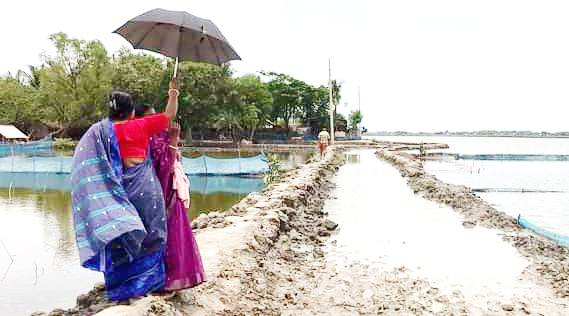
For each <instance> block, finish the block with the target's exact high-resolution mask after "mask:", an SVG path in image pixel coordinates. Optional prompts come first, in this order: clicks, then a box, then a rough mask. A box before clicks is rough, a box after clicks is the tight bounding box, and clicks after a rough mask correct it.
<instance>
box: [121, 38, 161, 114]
mask: <svg viewBox="0 0 569 316" xmlns="http://www.w3.org/2000/svg"><path fill="white" fill-rule="evenodd" d="M112 65H113V75H112V87H113V89H115V90H121V91H125V92H128V93H130V95H131V96H132V98H133V101H134V102H135V103H136V104H138V103H156V102H160V101H162V100H160V96H161V95H160V86H161V80H162V77H163V75H164V71H165V67H164V66H163V64H162V61H161V60H160V59H159V58H156V57H153V56H150V55H147V54H143V53H133V52H132V51H131V50H128V49H126V48H123V49H121V50H120V51H119V52H118V54H117V55H116V56H114V57H113V61H112Z"/></svg>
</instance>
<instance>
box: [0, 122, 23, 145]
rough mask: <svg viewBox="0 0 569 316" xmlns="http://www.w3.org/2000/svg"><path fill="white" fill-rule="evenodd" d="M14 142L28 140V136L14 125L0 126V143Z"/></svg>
mask: <svg viewBox="0 0 569 316" xmlns="http://www.w3.org/2000/svg"><path fill="white" fill-rule="evenodd" d="M14 140H28V136H26V134H24V133H22V131H20V130H19V129H18V128H17V127H16V126H14V125H0V141H14Z"/></svg>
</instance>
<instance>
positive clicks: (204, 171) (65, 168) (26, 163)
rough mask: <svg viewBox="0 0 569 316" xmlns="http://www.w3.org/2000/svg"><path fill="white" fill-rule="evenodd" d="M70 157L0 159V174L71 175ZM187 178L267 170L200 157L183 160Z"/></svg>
mask: <svg viewBox="0 0 569 316" xmlns="http://www.w3.org/2000/svg"><path fill="white" fill-rule="evenodd" d="M72 162H73V158H72V157H66V156H52V157H41V156H32V157H26V156H17V155H13V156H7V157H0V173H62V174H69V173H71V165H72ZM182 164H183V166H184V171H185V172H186V174H187V175H209V176H246V175H259V174H262V173H265V172H266V171H268V170H269V165H268V163H267V159H266V156H265V155H264V154H258V155H256V156H252V157H233V158H213V157H209V156H207V155H205V154H204V155H201V156H198V157H194V158H187V157H183V158H182Z"/></svg>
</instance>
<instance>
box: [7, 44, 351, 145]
mask: <svg viewBox="0 0 569 316" xmlns="http://www.w3.org/2000/svg"><path fill="white" fill-rule="evenodd" d="M50 40H51V42H52V44H53V45H54V48H55V53H53V54H45V55H43V56H42V59H41V64H40V65H37V66H30V67H29V69H27V70H25V71H18V72H17V73H16V74H8V75H6V76H3V77H0V124H14V125H16V126H17V127H19V128H21V129H22V130H24V131H25V132H27V133H33V132H34V130H35V129H38V127H42V128H44V129H47V130H49V133H50V134H52V135H54V136H56V137H73V138H77V137H79V136H80V135H81V134H82V132H84V131H85V130H86V129H87V128H88V127H89V126H90V125H91V124H93V123H94V122H96V121H97V120H100V119H102V118H104V117H105V116H106V115H107V101H108V95H109V93H110V92H111V91H112V90H122V91H126V92H128V93H130V94H131V95H132V96H133V99H134V102H135V103H137V104H138V103H151V104H156V105H157V106H158V107H159V108H160V107H163V106H164V105H165V101H166V99H167V97H166V96H167V89H168V81H169V79H170V76H171V74H172V71H173V63H172V62H171V61H169V60H164V59H161V58H157V57H154V56H152V55H148V54H144V53H137V52H133V51H132V50H129V49H126V48H123V49H121V50H120V51H118V52H117V53H116V54H114V55H112V56H109V54H108V52H107V50H106V48H105V47H104V46H103V44H102V43H101V42H100V41H97V40H93V41H85V40H80V39H75V38H70V37H69V36H67V35H66V34H64V33H57V34H53V35H51V36H50ZM178 73H179V75H178V82H179V87H180V98H179V103H180V107H179V114H178V121H179V122H180V123H181V125H182V128H183V130H184V131H185V135H187V136H190V137H191V135H192V132H193V134H194V135H195V134H196V133H197V134H199V135H201V136H204V134H205V133H206V132H208V131H212V130H214V131H219V132H223V133H225V134H226V135H229V136H230V137H232V138H233V140H235V141H238V140H239V139H241V138H242V137H246V138H249V139H253V137H254V136H255V133H256V131H258V130H259V129H267V128H271V129H273V130H280V131H284V133H286V134H288V132H289V130H290V127H291V125H292V124H293V123H295V124H299V123H300V124H303V125H304V126H307V127H310V128H311V132H312V133H314V134H316V133H317V132H318V131H319V130H320V129H321V128H323V127H327V128H329V116H328V115H329V114H328V113H329V111H328V109H329V107H328V103H329V102H328V99H329V92H328V88H327V87H326V86H323V85H322V86H313V85H310V84H308V83H306V82H303V81H302V80H299V79H296V78H293V77H292V76H289V75H287V74H282V73H275V72H270V71H262V72H259V73H257V74H248V75H244V76H240V77H236V76H234V73H233V71H232V69H231V68H230V67H229V66H228V65H223V66H214V65H209V64H201V63H192V62H183V63H181V64H180V65H179V70H178ZM340 90H341V85H340V84H338V83H336V82H335V81H334V82H333V100H334V101H335V102H334V104H338V103H339V100H340ZM359 115H360V116H361V113H360V114H359ZM336 118H337V119H338V121H339V122H347V120H345V119H344V118H343V117H342V116H341V115H340V114H336ZM351 118H352V117H350V119H351ZM359 121H361V118H359ZM352 125H353V123H352ZM356 125H357V124H356Z"/></svg>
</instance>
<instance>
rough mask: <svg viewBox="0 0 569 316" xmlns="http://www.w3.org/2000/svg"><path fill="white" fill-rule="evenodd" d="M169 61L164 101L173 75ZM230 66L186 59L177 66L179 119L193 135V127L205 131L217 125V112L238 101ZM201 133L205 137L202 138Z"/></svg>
mask: <svg viewBox="0 0 569 316" xmlns="http://www.w3.org/2000/svg"><path fill="white" fill-rule="evenodd" d="M172 71H173V64H172V63H170V64H169V65H168V68H167V69H166V71H165V72H164V74H163V77H162V84H161V97H160V100H163V101H162V103H161V104H162V105H164V103H165V101H166V94H167V89H168V88H167V87H168V81H169V80H170V78H171V76H172ZM231 75H232V73H231V69H230V68H229V67H228V66H222V67H218V66H214V65H209V64H203V63H193V62H183V63H180V65H179V68H178V83H179V90H180V98H179V108H178V119H179V120H180V124H181V125H182V129H183V130H184V131H185V134H186V139H191V133H192V130H199V131H200V132H201V131H204V130H206V129H207V128H209V127H212V126H214V125H215V123H216V121H217V119H218V114H219V113H220V112H221V110H223V109H225V108H227V107H234V106H236V105H237V104H238V103H239V100H238V94H237V93H236V91H235V89H234V86H235V85H234V84H233V83H232V78H231ZM203 136H204V135H203V133H202V138H203Z"/></svg>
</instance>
